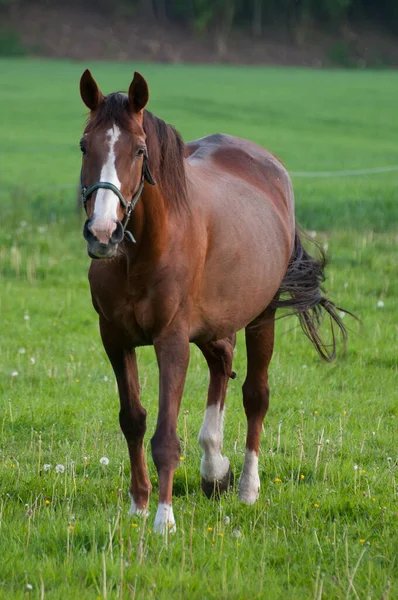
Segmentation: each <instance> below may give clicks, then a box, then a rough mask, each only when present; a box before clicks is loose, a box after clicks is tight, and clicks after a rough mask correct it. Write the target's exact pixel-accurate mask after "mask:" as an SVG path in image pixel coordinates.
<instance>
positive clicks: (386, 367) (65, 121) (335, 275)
mask: <svg viewBox="0 0 398 600" xmlns="http://www.w3.org/2000/svg"><path fill="white" fill-rule="evenodd" d="M86 66H87V65H81V64H78V63H68V62H55V61H54V62H52V61H48V62H46V61H28V60H0V81H1V86H0V115H1V119H2V121H1V133H0V136H1V144H0V184H1V185H0V206H1V229H0V257H1V260H0V278H1V285H0V306H1V336H0V356H1V361H0V393H1V397H0V398H1V399H0V403H1V404H0V406H1V424H0V431H1V433H0V436H1V438H0V452H1V454H0V567H1V568H0V598H4V599H9V598H16V599H19V598H43V597H45V598H51V599H55V600H57V599H68V598H73V597H79V598H81V599H82V600H83V599H86V598H87V599H88V598H90V599H91V598H140V599H141V598H143V599H144V598H145V599H147V598H148V599H150V598H153V599H155V598H156V599H162V598H169V597H171V596H172V597H174V598H184V599H185V598H195V599H196V598H198V599H202V598H203V599H218V598H226V599H242V600H243V599H252V598H266V599H271V600H274V599H277V598H280V599H307V598H308V599H314V600H321V599H322V598H323V599H330V598H346V599H347V598H352V599H354V598H357V599H358V598H360V599H361V600H362V599H380V598H383V599H384V600H387V599H390V600H393V599H394V598H398V578H397V572H398V564H397V562H398V561H397V556H398V544H397V539H398V536H397V529H398V507H397V504H396V501H397V481H396V467H397V423H398V393H397V389H398V385H397V384H398V377H397V352H398V326H397V323H398V282H397V267H398V259H397V242H398V233H397V231H398V197H397V196H398V192H397V190H398V172H388V173H380V174H368V175H360V176H347V177H339V176H334V177H332V176H330V177H319V178H318V177H303V176H299V175H296V176H293V183H294V186H295V190H296V199H297V215H298V219H299V220H300V222H301V224H302V225H303V226H304V227H305V228H307V229H309V230H311V231H314V232H316V238H317V240H318V241H320V243H321V244H327V245H328V252H329V254H330V257H331V260H330V266H329V268H328V281H327V287H328V289H329V290H330V291H331V294H332V295H333V298H334V299H335V300H336V301H337V302H338V303H340V304H341V305H342V306H344V307H346V308H347V309H349V310H351V311H353V312H355V313H356V314H357V315H358V316H359V317H360V318H361V320H362V324H361V326H358V325H357V324H356V323H355V322H354V321H350V319H349V317H348V316H346V317H345V323H347V325H348V326H349V327H350V328H351V330H352V331H351V333H350V339H349V344H348V348H347V352H346V353H345V354H344V353H343V352H341V353H340V356H339V358H338V360H337V361H336V362H335V363H333V364H332V365H325V364H323V363H321V362H320V360H319V359H318V358H317V355H316V353H315V351H314V350H313V349H312V347H311V345H310V343H309V342H308V341H307V340H306V338H305V337H304V335H303V334H302V333H301V331H300V329H298V328H297V326H296V325H297V323H296V322H295V320H294V319H283V320H281V321H279V322H278V327H277V342H276V349H275V353H274V358H273V361H272V368H271V381H270V385H271V394H272V395H271V406H270V410H269V413H268V415H267V418H266V421H265V424H264V435H263V439H262V446H261V454H260V478H261V482H262V490H261V496H260V500H259V501H258V503H257V504H256V505H254V506H252V507H246V506H242V505H240V504H239V503H238V500H237V494H236V492H232V493H230V494H229V495H228V496H226V497H224V498H223V499H222V500H221V501H208V500H207V499H206V498H205V497H204V496H203V495H202V494H201V492H200V481H199V462H200V452H199V447H198V444H197V442H196V438H197V434H198V431H199V428H200V424H201V420H202V417H203V409H204V405H205V397H206V389H207V381H208V375H207V369H206V367H205V363H204V360H203V359H202V358H201V356H200V354H199V352H197V351H196V350H195V349H192V358H191V365H190V370H189V376H188V380H187V383H186V388H185V395H184V400H183V404H182V409H181V414H180V419H179V434H180V438H181V441H182V446H181V448H182V455H181V466H180V467H179V469H178V470H177V472H176V476H175V487H174V490H175V499H174V513H175V515H176V519H177V527H178V531H177V534H176V535H174V536H170V538H169V539H163V538H161V537H159V536H158V535H155V534H154V533H153V532H152V529H151V528H152V524H153V518H154V514H155V508H156V500H157V478H156V473H155V468H154V465H153V463H152V461H151V459H150V452H149V448H148V447H147V450H148V457H149V461H148V462H149V470H150V476H151V480H152V483H153V485H154V493H153V496H152V498H151V503H150V508H151V515H150V517H149V518H148V520H147V521H146V522H143V521H140V520H138V519H137V518H130V517H128V516H127V511H128V507H129V501H128V497H127V488H128V479H129V466H128V459H127V450H126V447H125V443H124V439H122V435H121V433H120V431H119V426H118V398H117V393H116V387H115V383H114V380H113V375H112V372H111V368H110V366H109V364H108V362H107V360H106V358H105V355H104V351H103V349H102V344H101V343H100V340H99V335H98V330H97V322H96V315H95V313H94V311H93V309H92V307H91V304H90V296H89V289H88V283H87V268H88V264H89V260H88V258H87V256H86V250H85V243H84V240H83V237H82V235H81V223H80V220H79V219H78V217H77V216H76V215H75V212H74V211H75V199H76V187H77V180H78V170H79V161H80V156H79V150H78V141H79V137H80V134H81V131H82V127H83V122H84V119H85V109H84V107H83V105H82V104H81V102H80V99H79V95H78V79H79V76H80V74H81V72H82V71H83V69H84V68H85V67H86ZM89 66H90V67H91V68H92V71H93V73H94V75H95V77H96V78H97V80H98V81H99V83H100V85H101V86H102V88H103V90H104V91H105V92H109V91H114V90H115V89H123V88H126V87H127V86H128V84H129V82H130V79H131V77H132V71H133V69H134V68H137V69H138V70H140V71H141V72H142V73H143V74H144V75H145V76H146V77H147V79H148V81H149V84H150V89H151V94H152V95H151V102H150V108H151V110H152V111H153V112H155V113H156V114H158V115H159V116H161V117H163V118H164V119H165V120H167V121H169V122H171V123H173V124H174V125H175V126H176V127H177V128H178V129H179V130H180V131H181V133H182V134H183V136H184V137H185V138H186V139H192V138H194V137H200V136H203V135H205V134H207V133H211V132H216V131H222V132H226V133H233V134H236V135H240V136H244V137H247V138H250V139H252V140H254V141H256V142H258V143H261V144H263V145H265V146H266V147H268V148H269V149H271V150H272V151H273V152H275V153H276V154H277V155H279V156H280V157H281V158H282V159H283V161H284V163H285V164H286V165H287V167H288V169H289V170H291V171H292V172H296V173H302V172H313V171H338V170H355V169H368V168H373V167H383V166H390V165H397V163H398V160H397V158H398V146H397V140H398V121H397V119H396V102H397V97H398V79H397V77H396V74H395V73H392V72H390V73H389V72H368V71H367V72H359V71H358V72H349V71H345V72H343V71H341V72H340V71H330V72H328V71H310V70H304V69H265V68H243V67H242V68H235V67H222V68H221V67H197V66H195V67H187V66H180V65H178V66H169V65H133V66H130V65H127V64H123V65H122V64H120V65H119V64H106V63H98V64H91V65H89ZM139 363H140V380H141V386H142V397H143V404H144V406H146V408H147V409H148V419H149V422H148V432H147V438H146V440H147V443H148V442H149V439H150V437H151V435H152V432H153V429H154V424H155V420H156V414H157V368H156V365H155V360H154V354H153V351H152V349H150V348H146V349H142V350H140V351H139ZM234 370H235V371H237V373H238V378H237V379H236V380H234V381H231V383H230V387H229V394H228V398H227V417H226V423H225V454H226V455H227V456H229V458H230V459H231V462H232V465H233V467H234V470H235V472H236V473H237V474H239V470H240V468H241V466H242V462H243V452H244V437H245V429H246V427H245V417H244V412H243V407H242V402H241V393H240V387H241V385H242V383H243V380H244V376H245V356H244V343H243V338H242V337H240V338H239V341H238V346H237V350H236V355H235V361H234ZM101 457H107V458H108V459H109V464H108V465H103V464H101V463H100V459H101ZM47 465H51V467H48V466H47ZM57 465H62V467H63V468H62V467H59V466H58V468H56V466H57Z"/></svg>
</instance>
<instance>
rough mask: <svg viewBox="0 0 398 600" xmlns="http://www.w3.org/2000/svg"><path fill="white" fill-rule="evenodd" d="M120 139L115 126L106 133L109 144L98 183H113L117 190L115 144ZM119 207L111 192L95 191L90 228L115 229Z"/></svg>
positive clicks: (118, 131)
mask: <svg viewBox="0 0 398 600" xmlns="http://www.w3.org/2000/svg"><path fill="white" fill-rule="evenodd" d="M119 137H120V129H119V127H118V126H117V125H114V126H113V127H112V128H111V129H108V131H107V132H106V140H107V141H108V144H109V151H108V156H107V157H106V159H105V163H104V164H103V166H102V169H101V174H100V178H99V180H100V181H107V182H108V183H113V185H114V186H116V187H117V188H118V189H119V190H120V188H121V183H120V180H119V177H118V176H117V172H116V164H115V163H116V154H115V144H116V142H117V141H118V139H119ZM118 206H119V198H118V197H117V196H116V194H115V193H114V192H112V191H111V190H103V189H99V190H97V197H96V199H95V205H94V214H93V224H92V226H93V227H95V228H98V229H105V230H109V228H110V229H111V230H110V233H112V231H113V230H114V229H115V227H116V221H117V219H118V216H117V209H118Z"/></svg>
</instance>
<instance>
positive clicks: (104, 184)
mask: <svg viewBox="0 0 398 600" xmlns="http://www.w3.org/2000/svg"><path fill="white" fill-rule="evenodd" d="M145 181H147V182H148V183H150V184H151V185H155V180H154V178H153V177H152V175H151V172H150V170H149V167H148V156H147V154H145V155H144V162H143V164H142V173H141V181H140V185H139V186H138V190H137V191H136V193H135V194H134V196H133V197H132V199H131V202H127V200H126V198H125V197H124V196H123V194H122V192H121V191H120V190H119V188H117V187H116V186H115V185H113V183H109V181H97V183H94V184H93V185H91V186H90V187H88V188H86V187H84V185H83V182H82V178H81V175H80V186H81V198H82V203H83V206H84V210H86V205H87V200H88V199H89V198H90V196H91V195H92V194H93V193H94V192H95V191H97V190H100V189H103V190H111V192H113V193H114V194H116V196H117V197H118V198H119V200H120V202H121V204H122V206H123V207H124V208H125V209H126V214H125V216H124V219H123V221H122V223H121V225H122V228H123V236H126V237H127V238H128V239H129V240H130V241H131V242H133V244H135V243H136V240H135V239H134V236H133V234H132V233H131V231H128V230H127V229H126V227H127V223H128V222H129V220H130V217H131V213H132V212H133V210H134V208H135V205H136V204H137V202H138V199H139V197H140V196H141V194H142V190H143V188H144V183H145Z"/></svg>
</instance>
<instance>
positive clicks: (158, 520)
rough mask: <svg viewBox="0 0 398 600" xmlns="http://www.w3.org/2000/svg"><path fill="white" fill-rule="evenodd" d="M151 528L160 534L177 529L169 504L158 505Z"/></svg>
mask: <svg viewBox="0 0 398 600" xmlns="http://www.w3.org/2000/svg"><path fill="white" fill-rule="evenodd" d="M153 530H154V531H156V532H157V533H161V534H162V535H165V534H166V533H167V532H168V533H175V532H176V531H177V528H176V522H175V519H174V514H173V507H172V506H171V504H159V505H158V510H157V512H156V517H155V524H154V526H153Z"/></svg>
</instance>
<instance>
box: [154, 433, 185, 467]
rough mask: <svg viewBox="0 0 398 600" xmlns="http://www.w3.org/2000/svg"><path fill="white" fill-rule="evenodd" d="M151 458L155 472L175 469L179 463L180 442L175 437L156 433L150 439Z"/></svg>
mask: <svg viewBox="0 0 398 600" xmlns="http://www.w3.org/2000/svg"><path fill="white" fill-rule="evenodd" d="M151 448H152V458H153V462H154V463H155V467H156V469H157V471H158V472H159V471H161V470H163V469H165V470H169V469H176V468H177V466H178V464H179V462H180V440H179V439H178V437H177V435H176V434H175V433H174V435H170V434H169V433H166V432H162V431H158V430H157V431H156V432H155V434H154V436H153V438H152V439H151Z"/></svg>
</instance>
